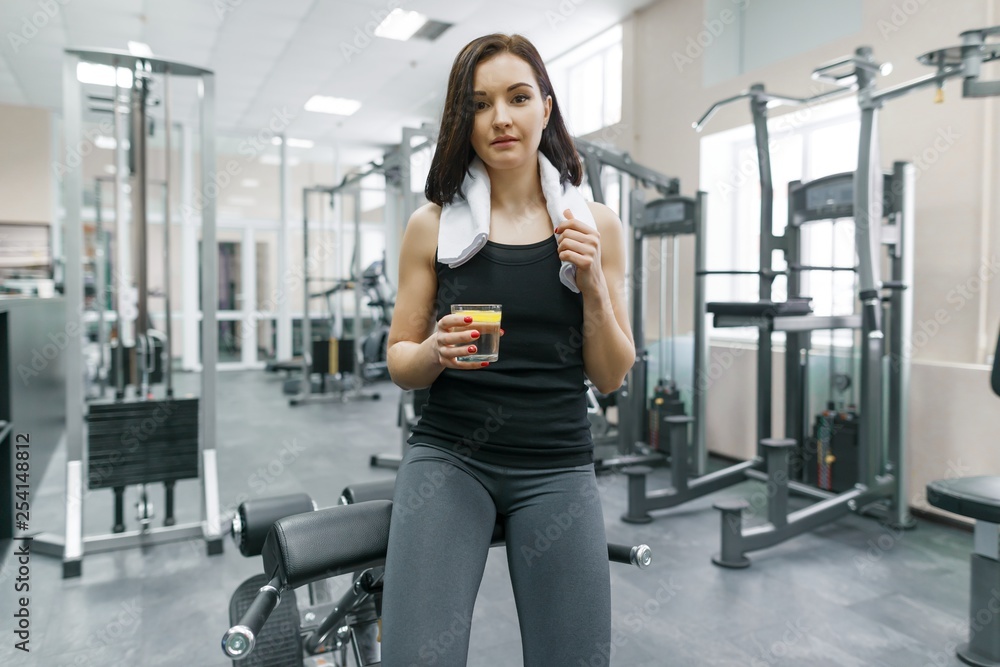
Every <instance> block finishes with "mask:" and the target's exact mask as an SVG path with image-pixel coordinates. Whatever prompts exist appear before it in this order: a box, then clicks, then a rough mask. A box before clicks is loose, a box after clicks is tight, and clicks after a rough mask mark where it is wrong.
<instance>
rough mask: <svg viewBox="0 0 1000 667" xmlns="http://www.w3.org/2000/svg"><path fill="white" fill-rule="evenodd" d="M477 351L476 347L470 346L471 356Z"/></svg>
mask: <svg viewBox="0 0 1000 667" xmlns="http://www.w3.org/2000/svg"><path fill="white" fill-rule="evenodd" d="M475 351H476V346H475V345H470V346H469V354H472V353H473V352H475Z"/></svg>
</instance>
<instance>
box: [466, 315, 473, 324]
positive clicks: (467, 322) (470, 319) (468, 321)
mask: <svg viewBox="0 0 1000 667" xmlns="http://www.w3.org/2000/svg"><path fill="white" fill-rule="evenodd" d="M471 322H472V318H471V317H468V316H467V317H466V318H465V323H466V324H470V323H471Z"/></svg>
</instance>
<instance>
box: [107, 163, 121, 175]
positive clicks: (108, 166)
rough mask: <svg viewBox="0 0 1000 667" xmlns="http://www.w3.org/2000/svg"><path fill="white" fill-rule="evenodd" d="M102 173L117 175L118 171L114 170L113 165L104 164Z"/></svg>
mask: <svg viewBox="0 0 1000 667" xmlns="http://www.w3.org/2000/svg"><path fill="white" fill-rule="evenodd" d="M104 173H105V174H117V173H118V170H117V169H115V165H113V164H106V165H104Z"/></svg>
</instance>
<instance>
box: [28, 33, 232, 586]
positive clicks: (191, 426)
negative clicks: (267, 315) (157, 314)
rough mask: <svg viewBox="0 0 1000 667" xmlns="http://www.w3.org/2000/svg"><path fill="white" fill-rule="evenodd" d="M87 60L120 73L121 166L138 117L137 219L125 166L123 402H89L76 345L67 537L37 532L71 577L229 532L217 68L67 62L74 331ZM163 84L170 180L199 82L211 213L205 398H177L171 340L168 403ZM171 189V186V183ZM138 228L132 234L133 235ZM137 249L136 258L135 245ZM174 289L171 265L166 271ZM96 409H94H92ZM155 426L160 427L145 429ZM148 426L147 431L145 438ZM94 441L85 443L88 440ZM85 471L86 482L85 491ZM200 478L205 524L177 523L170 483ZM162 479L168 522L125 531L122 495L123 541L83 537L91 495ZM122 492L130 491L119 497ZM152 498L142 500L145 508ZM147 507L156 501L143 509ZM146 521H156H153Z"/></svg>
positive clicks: (42, 547) (206, 251)
mask: <svg viewBox="0 0 1000 667" xmlns="http://www.w3.org/2000/svg"><path fill="white" fill-rule="evenodd" d="M81 62H87V63H94V64H98V65H106V66H110V67H112V68H114V71H115V73H116V76H115V88H114V97H113V98H112V100H111V103H112V104H111V106H112V112H113V114H114V121H115V140H116V141H115V143H116V148H115V156H116V166H119V167H120V166H121V165H124V164H125V160H124V155H123V150H124V148H123V143H124V137H123V136H122V135H123V133H122V131H121V130H122V127H123V122H122V111H123V110H124V109H127V110H128V122H129V128H130V131H129V135H130V139H131V142H130V149H129V151H130V152H129V154H128V157H129V161H128V171H129V174H130V178H129V185H130V193H131V194H130V196H131V206H130V211H131V215H130V220H129V222H128V224H126V222H125V216H124V215H123V208H124V207H123V202H122V198H121V192H122V191H123V190H124V188H123V185H124V183H123V181H124V178H123V171H124V170H122V169H120V168H119V169H118V170H117V173H116V177H115V181H114V182H115V224H116V226H117V228H118V233H117V246H118V247H117V250H118V255H119V258H120V261H119V267H118V273H119V276H118V278H116V280H115V281H112V284H113V292H112V294H113V301H114V306H115V310H116V332H115V335H116V337H117V339H118V341H119V344H118V345H117V346H116V347H115V348H114V355H115V362H114V363H115V366H114V368H115V371H114V373H113V375H114V376H115V387H116V392H115V398H114V399H113V400H109V401H95V402H92V403H90V404H89V405H87V406H85V404H84V387H83V383H82V381H81V380H82V377H83V349H82V341H80V340H79V339H77V343H76V344H75V345H70V346H69V347H68V348H67V351H66V371H67V377H69V378H71V381H70V382H69V383H68V384H67V387H66V405H67V409H66V452H67V455H66V459H67V461H66V531H65V535H64V536H56V535H52V534H48V533H43V534H39V535H36V536H35V537H34V549H35V551H37V552H38V553H42V554H46V555H51V556H56V557H60V558H62V561H63V577H64V578H67V577H75V576H80V574H81V573H82V558H83V555H84V553H98V552H103V551H111V550H117V549H123V548H129V547H136V546H150V545H153V544H158V543H163V542H168V541H176V540H189V539H191V538H193V537H198V538H202V539H204V540H205V542H206V545H207V550H208V553H209V554H210V555H211V554H218V553H221V552H222V529H221V521H220V516H219V492H218V472H217V463H216V455H215V454H216V452H215V440H216V409H215V396H216V359H217V356H218V329H217V323H216V300H217V290H218V285H217V282H216V279H215V278H216V271H217V261H218V257H217V252H218V251H217V248H216V241H215V193H216V184H215V182H214V180H213V178H214V174H215V166H216V165H215V139H214V135H213V130H214V75H213V73H212V72H211V71H210V70H206V69H202V68H199V67H193V66H190V65H185V64H181V63H176V62H171V61H167V60H163V59H160V58H153V57H146V56H136V55H133V54H130V53H127V52H123V51H104V50H101V51H82V50H75V49H70V50H67V51H66V54H65V58H64V60H63V105H64V106H63V109H64V111H63V118H64V124H65V142H66V146H67V150H68V157H67V160H66V165H67V169H66V173H65V186H66V189H65V192H66V202H65V207H66V219H65V230H66V231H65V256H66V258H67V261H66V289H65V294H66V297H65V298H66V321H67V330H69V327H70V325H75V326H76V327H77V331H80V332H83V331H84V324H85V323H84V318H83V262H82V254H83V227H82V223H81V208H82V196H83V183H82V169H81V164H80V160H79V156H78V155H76V154H75V153H73V151H75V150H76V147H78V146H79V145H80V138H81V124H82V111H83V109H82V104H81V95H80V92H81V90H80V83H79V81H78V80H77V67H78V65H79V64H80V63H81ZM119 68H121V70H125V69H126V68H127V69H128V70H130V72H131V75H132V87H131V90H129V91H126V92H125V93H124V94H123V91H122V90H121V88H119V85H118V76H117V75H118V73H119V71H121V70H120V69H119ZM157 76H159V77H161V79H160V80H161V81H162V85H163V108H164V115H165V123H164V130H165V140H166V146H167V150H166V151H165V153H166V160H167V165H166V166H167V168H166V172H165V173H167V174H168V175H169V174H170V152H171V151H170V146H171V142H170V131H171V117H170V80H171V78H172V77H174V76H180V77H193V78H196V79H197V80H198V84H199V85H198V100H199V110H200V127H201V133H200V134H201V159H202V165H201V175H202V176H201V177H202V182H201V192H200V197H201V201H200V202H199V204H200V210H201V218H202V257H201V262H202V271H203V276H204V280H202V373H201V396H200V398H176V397H174V396H173V387H172V384H171V379H170V373H169V363H170V357H169V345H167V346H166V348H165V349H166V350H167V351H168V352H167V357H166V363H167V366H166V370H167V373H166V388H165V392H164V396H163V397H162V398H157V397H155V395H154V393H153V391H152V375H153V372H154V371H155V368H156V359H155V350H156V346H155V344H154V343H153V342H152V341H153V339H154V338H155V334H152V333H151V330H152V327H151V326H150V321H151V320H150V316H149V309H148V303H147V299H148V295H149V289H148V271H147V270H148V266H147V219H146V216H147V191H148V187H149V185H150V182H149V180H148V178H147V176H146V166H147V165H146V160H147V152H146V148H147V145H146V136H147V131H148V127H149V122H150V117H149V116H148V109H147V108H148V106H149V105H150V92H151V89H152V87H153V86H154V85H155V83H156V77H157ZM165 187H166V191H167V192H168V193H169V192H170V187H169V182H168V184H167V185H166V186H165ZM165 207H166V219H165V223H168V222H169V220H170V210H169V197H167V199H166V203H165ZM129 227H131V229H130V228H129ZM165 234H166V235H167V237H166V238H167V245H166V247H165V252H167V253H168V254H167V255H166V256H165V258H166V261H167V265H168V266H169V224H165ZM129 244H130V245H131V246H132V247H131V248H130V250H131V255H129V252H128V250H129V248H127V245H129ZM165 279H166V280H167V284H169V280H170V276H169V269H168V272H167V274H166V276H165ZM133 290H134V294H135V309H134V312H129V311H130V310H131V309H130V307H129V306H130V303H129V299H128V298H127V296H126V295H125V294H123V292H125V291H130V292H131V291H133ZM166 329H167V336H169V334H170V317H169V299H168V303H167V326H166ZM129 343H134V349H135V357H134V358H135V361H134V364H133V365H132V368H133V369H134V370H133V372H132V375H133V376H134V379H133V381H132V382H131V383H129V382H128V381H127V380H126V373H125V354H126V348H127V347H128V344H129ZM129 384H131V385H132V386H134V388H135V391H134V395H133V396H131V397H127V396H126V389H125V388H126V386H127V385H129ZM85 408H86V409H85ZM147 425H150V426H149V428H147ZM136 429H138V434H137V432H136ZM84 434H86V439H85V438H84ZM85 475H86V484H87V486H86V487H85ZM187 478H195V479H199V480H200V482H201V500H202V503H201V505H202V509H201V516H200V519H199V520H197V521H193V522H190V523H186V524H176V522H175V520H174V517H173V515H172V507H173V494H172V485H173V483H174V482H175V481H177V480H178V479H187ZM157 482H163V483H164V484H165V485H166V488H167V517H166V520H165V525H164V526H162V527H155V528H154V527H151V526H150V522H149V521H148V520H144V521H142V522H141V523H142V525H141V528H140V529H139V530H133V531H125V530H124V525H123V517H122V516H121V512H120V511H117V510H120V506H121V502H120V499H118V500H116V515H117V516H116V518H115V526H114V534H111V535H98V536H85V535H84V534H83V501H84V498H85V496H86V495H87V493H88V490H87V489H88V488H89V489H90V490H94V489H103V488H112V489H116V490H117V489H119V488H124V487H126V486H143V488H144V485H146V484H149V483H157ZM116 497H118V498H120V494H119V493H118V492H117V491H116ZM145 502H146V500H145V499H143V501H142V503H145ZM141 509H142V510H143V511H146V510H148V506H146V507H141ZM145 518H146V519H148V518H149V517H148V515H147V516H146V517H145Z"/></svg>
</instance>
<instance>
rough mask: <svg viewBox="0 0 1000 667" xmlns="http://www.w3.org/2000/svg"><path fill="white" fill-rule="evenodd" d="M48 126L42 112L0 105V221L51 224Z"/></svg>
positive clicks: (50, 134) (49, 130)
mask: <svg viewBox="0 0 1000 667" xmlns="http://www.w3.org/2000/svg"><path fill="white" fill-rule="evenodd" d="M50 123H51V119H50V114H49V112H48V111H47V110H45V109H36V108H33V107H13V106H6V105H3V104H0V222H15V223H16V222H32V223H39V222H45V223H51V221H52V183H53V179H52V174H53V171H52V165H51V147H52V130H51V125H50Z"/></svg>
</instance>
